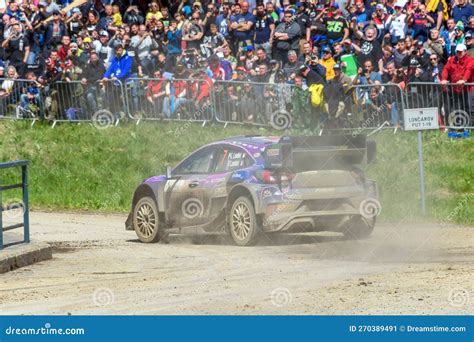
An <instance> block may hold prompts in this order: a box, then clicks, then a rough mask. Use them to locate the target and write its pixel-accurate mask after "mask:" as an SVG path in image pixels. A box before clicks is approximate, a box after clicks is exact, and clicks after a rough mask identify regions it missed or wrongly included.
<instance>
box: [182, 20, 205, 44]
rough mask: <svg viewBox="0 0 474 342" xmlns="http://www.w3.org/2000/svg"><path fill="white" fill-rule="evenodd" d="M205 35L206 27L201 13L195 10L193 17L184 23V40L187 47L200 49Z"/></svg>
mask: <svg viewBox="0 0 474 342" xmlns="http://www.w3.org/2000/svg"><path fill="white" fill-rule="evenodd" d="M203 36H204V28H203V26H202V25H201V20H200V19H199V13H198V12H194V13H193V14H192V15H191V19H190V20H187V21H186V22H185V23H184V25H183V40H184V41H185V42H186V49H196V50H198V49H200V46H201V41H202V38H203Z"/></svg>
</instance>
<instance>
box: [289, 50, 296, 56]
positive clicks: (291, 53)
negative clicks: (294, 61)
mask: <svg viewBox="0 0 474 342" xmlns="http://www.w3.org/2000/svg"><path fill="white" fill-rule="evenodd" d="M290 55H297V53H296V51H295V50H290V51H288V56H290Z"/></svg>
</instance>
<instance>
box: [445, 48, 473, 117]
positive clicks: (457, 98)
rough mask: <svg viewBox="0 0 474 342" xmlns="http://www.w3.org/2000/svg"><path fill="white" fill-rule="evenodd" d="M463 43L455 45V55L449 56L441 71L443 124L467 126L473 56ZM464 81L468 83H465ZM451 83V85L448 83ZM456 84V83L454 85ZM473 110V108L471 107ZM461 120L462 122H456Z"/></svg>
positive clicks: (471, 87) (471, 89)
mask: <svg viewBox="0 0 474 342" xmlns="http://www.w3.org/2000/svg"><path fill="white" fill-rule="evenodd" d="M466 50H467V48H466V45H464V44H458V45H457V46H456V56H451V57H449V59H448V62H447V63H446V66H445V67H444V69H443V72H442V73H441V84H442V85H444V86H445V87H444V89H443V97H444V99H443V102H444V109H445V124H449V125H450V126H452V125H453V123H454V125H457V123H459V124H461V125H462V126H467V124H468V123H469V122H468V121H469V116H470V115H469V113H470V112H471V111H470V109H469V97H470V96H474V86H473V85H472V83H474V58H472V57H471V56H469V54H468V53H467V52H466ZM466 83H469V84H468V85H466ZM448 84H452V85H448ZM454 84H456V85H454ZM473 110H474V109H473ZM458 121H462V122H458Z"/></svg>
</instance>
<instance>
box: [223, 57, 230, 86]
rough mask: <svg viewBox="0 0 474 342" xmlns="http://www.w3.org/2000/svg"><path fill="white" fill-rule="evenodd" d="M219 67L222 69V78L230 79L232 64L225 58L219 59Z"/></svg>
mask: <svg viewBox="0 0 474 342" xmlns="http://www.w3.org/2000/svg"><path fill="white" fill-rule="evenodd" d="M221 67H222V69H224V79H225V80H226V81H228V80H230V79H232V64H230V62H229V61H226V60H225V59H223V60H221Z"/></svg>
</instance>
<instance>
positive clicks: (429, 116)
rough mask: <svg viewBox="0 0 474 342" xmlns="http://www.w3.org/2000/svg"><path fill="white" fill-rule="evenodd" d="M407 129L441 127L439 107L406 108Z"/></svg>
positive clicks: (416, 129)
mask: <svg viewBox="0 0 474 342" xmlns="http://www.w3.org/2000/svg"><path fill="white" fill-rule="evenodd" d="M404 113H405V120H404V121H405V130H406V131H418V130H424V129H439V123H438V108H436V107H432V108H418V109H405V112H404Z"/></svg>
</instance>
